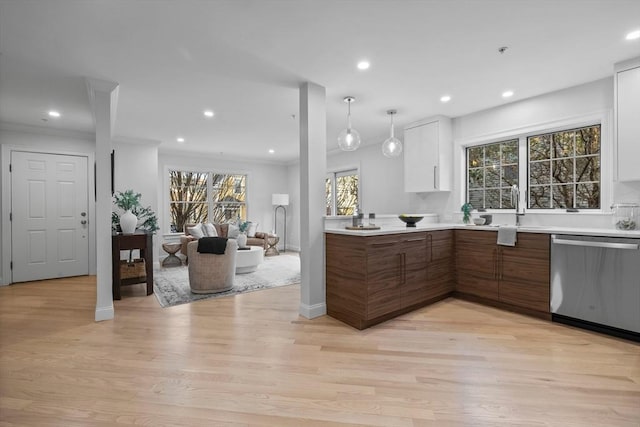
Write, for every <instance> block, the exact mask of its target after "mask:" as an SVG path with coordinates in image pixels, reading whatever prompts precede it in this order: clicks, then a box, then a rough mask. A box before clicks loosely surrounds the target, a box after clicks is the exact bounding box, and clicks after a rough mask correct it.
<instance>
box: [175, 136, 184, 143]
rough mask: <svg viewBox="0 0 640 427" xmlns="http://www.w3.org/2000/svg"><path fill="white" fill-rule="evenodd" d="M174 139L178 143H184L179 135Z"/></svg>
mask: <svg viewBox="0 0 640 427" xmlns="http://www.w3.org/2000/svg"><path fill="white" fill-rule="evenodd" d="M176 141H178V143H180V144H184V138H183V137H181V136H180V137H178V138H176Z"/></svg>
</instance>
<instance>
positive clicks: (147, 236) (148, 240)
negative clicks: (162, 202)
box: [111, 231, 153, 300]
mask: <svg viewBox="0 0 640 427" xmlns="http://www.w3.org/2000/svg"><path fill="white" fill-rule="evenodd" d="M131 249H139V250H140V257H141V258H142V259H144V260H145V276H144V280H143V281H144V282H145V283H146V284H147V295H151V294H152V293H153V234H151V233H147V232H144V231H136V232H135V233H134V234H122V233H114V234H112V235H111V266H112V270H111V271H112V273H111V274H112V294H113V299H114V300H119V299H120V286H125V285H133V284H136V283H141V282H142V281H141V280H140V279H123V278H121V277H120V251H124V250H131Z"/></svg>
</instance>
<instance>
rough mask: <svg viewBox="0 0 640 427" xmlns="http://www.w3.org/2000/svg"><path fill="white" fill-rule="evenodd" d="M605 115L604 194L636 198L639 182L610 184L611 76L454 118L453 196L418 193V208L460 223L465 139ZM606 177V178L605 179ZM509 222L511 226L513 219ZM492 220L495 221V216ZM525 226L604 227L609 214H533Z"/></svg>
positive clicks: (450, 194)
mask: <svg viewBox="0 0 640 427" xmlns="http://www.w3.org/2000/svg"><path fill="white" fill-rule="evenodd" d="M592 114H595V115H603V117H604V121H603V128H602V146H603V192H606V191H608V192H609V198H610V199H611V200H612V201H622V200H625V201H627V200H629V201H631V200H635V201H638V200H639V199H640V183H625V184H621V183H614V182H613V181H612V178H611V177H612V176H613V166H614V165H613V156H612V150H613V140H612V138H613V132H612V129H611V126H612V124H613V123H612V121H611V118H612V117H613V78H605V79H601V80H597V81H594V82H591V83H586V84H583V85H580V86H575V87H571V88H567V89H563V90H559V91H556V92H552V93H548V94H544V95H541V96H537V97H534V98H529V99H525V100H522V101H518V102H513V103H510V104H506V105H503V106H500V107H496V108H491V109H488V110H483V111H479V112H476V113H473V114H469V115H466V116H461V117H457V118H455V119H454V120H453V138H454V147H453V149H454V153H453V154H454V161H453V178H454V185H453V191H451V193H443V194H420V195H417V200H418V207H417V210H419V211H420V210H425V209H427V208H429V207H433V206H438V207H439V210H438V212H439V213H440V214H441V218H442V220H443V221H447V220H452V219H453V220H454V221H459V217H460V214H459V210H460V206H461V201H462V200H463V192H464V181H463V179H464V169H463V168H464V149H463V147H462V145H464V144H465V143H466V142H469V141H480V140H482V139H483V138H484V139H486V140H487V142H488V141H490V140H491V139H495V138H496V137H499V136H507V135H517V134H518V133H521V132H522V130H525V129H527V128H535V127H538V126H541V127H544V126H546V125H548V124H553V123H554V122H559V121H571V120H572V118H577V117H583V116H588V115H592ZM607 177H608V179H607ZM605 203H607V200H605V201H604V203H603V206H602V208H603V210H605V211H606V210H608V209H609V206H608V205H607V206H605V205H604V204H605ZM512 216H513V215H509V220H511V222H513V221H514V220H515V219H514V218H511V217H512ZM494 222H496V219H495V218H494ZM523 222H524V223H526V224H540V225H567V224H571V225H575V226H584V227H608V226H609V223H610V215H608V214H606V213H605V214H594V213H587V212H581V213H579V214H566V213H560V214H552V213H537V214H536V213H532V212H531V211H528V212H527V214H526V217H525V218H524V220H523Z"/></svg>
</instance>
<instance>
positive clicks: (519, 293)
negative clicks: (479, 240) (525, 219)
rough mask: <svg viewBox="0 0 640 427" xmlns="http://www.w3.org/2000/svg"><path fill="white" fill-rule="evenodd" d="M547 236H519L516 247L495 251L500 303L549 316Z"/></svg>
mask: <svg viewBox="0 0 640 427" xmlns="http://www.w3.org/2000/svg"><path fill="white" fill-rule="evenodd" d="M549 248H550V242H549V236H548V235H547V234H532V233H519V234H518V244H517V246H515V247H505V246H500V247H499V249H498V251H499V253H498V257H499V273H498V278H499V279H500V289H499V293H500V301H502V302H505V303H508V304H513V305H517V306H519V307H524V308H528V309H531V310H537V311H542V312H546V313H548V312H549V289H550V278H549V263H550V258H549V253H550V250H549Z"/></svg>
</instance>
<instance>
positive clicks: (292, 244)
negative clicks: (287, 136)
mask: <svg viewBox="0 0 640 427" xmlns="http://www.w3.org/2000/svg"><path fill="white" fill-rule="evenodd" d="M287 184H288V187H287V188H288V190H287V192H288V193H289V206H288V207H287V250H289V249H291V250H294V251H299V250H300V163H295V164H293V165H289V166H287Z"/></svg>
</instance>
